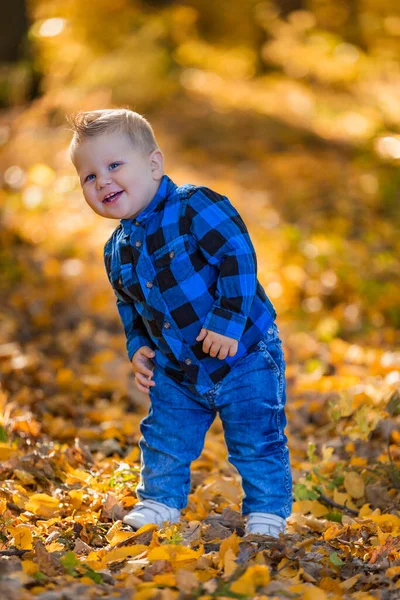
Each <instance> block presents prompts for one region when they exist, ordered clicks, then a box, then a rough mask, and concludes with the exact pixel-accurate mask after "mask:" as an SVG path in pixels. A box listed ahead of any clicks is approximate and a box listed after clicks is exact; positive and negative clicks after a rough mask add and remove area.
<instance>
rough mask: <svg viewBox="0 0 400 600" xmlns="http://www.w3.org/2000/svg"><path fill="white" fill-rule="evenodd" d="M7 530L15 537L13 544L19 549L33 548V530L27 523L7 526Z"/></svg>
mask: <svg viewBox="0 0 400 600" xmlns="http://www.w3.org/2000/svg"><path fill="white" fill-rule="evenodd" d="M7 531H9V533H11V535H12V536H13V537H14V542H13V545H14V546H15V547H16V548H18V550H32V548H33V544H32V531H31V529H30V527H28V526H27V525H16V526H15V527H7Z"/></svg>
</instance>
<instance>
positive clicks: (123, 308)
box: [103, 231, 153, 362]
mask: <svg viewBox="0 0 400 600" xmlns="http://www.w3.org/2000/svg"><path fill="white" fill-rule="evenodd" d="M114 234H115V231H114V233H113V234H112V236H111V237H110V239H109V240H108V242H106V244H105V246H104V254H103V256H104V266H105V269H106V273H107V277H108V280H109V282H110V285H111V287H112V289H113V292H114V294H115V296H116V297H117V309H118V313H119V316H120V318H121V321H122V325H123V327H124V331H125V337H126V350H127V352H128V357H129V360H130V361H131V362H132V357H133V355H134V354H135V352H137V350H139V348H140V347H141V346H150V348H152V347H153V344H152V342H151V340H150V338H149V335H148V333H147V330H146V327H145V325H144V323H143V320H142V318H141V316H140V315H139V313H138V312H137V310H136V307H135V304H134V302H133V301H132V300H131V299H130V298H128V297H125V296H124V292H123V291H122V290H121V291H120V290H116V289H115V287H114V286H113V285H112V281H111V277H110V268H111V267H110V257H111V253H112V240H113V236H114Z"/></svg>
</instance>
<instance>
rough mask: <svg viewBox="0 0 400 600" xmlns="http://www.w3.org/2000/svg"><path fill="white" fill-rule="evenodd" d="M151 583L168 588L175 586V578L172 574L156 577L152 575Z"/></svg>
mask: <svg viewBox="0 0 400 600" xmlns="http://www.w3.org/2000/svg"><path fill="white" fill-rule="evenodd" d="M153 581H154V583H157V584H158V585H165V586H168V587H175V586H176V577H175V575H174V573H159V574H158V575H154V577H153Z"/></svg>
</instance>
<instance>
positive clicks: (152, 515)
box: [122, 498, 181, 529]
mask: <svg viewBox="0 0 400 600" xmlns="http://www.w3.org/2000/svg"><path fill="white" fill-rule="evenodd" d="M180 514H181V511H180V510H178V509H177V508H171V507H170V506H167V505H166V504H163V503H162V502H156V500H150V499H149V498H147V499H146V500H143V501H142V502H137V504H135V507H134V509H133V510H131V512H130V513H128V514H127V515H125V517H124V518H123V519H122V521H123V522H124V523H126V525H130V526H131V527H133V528H134V529H139V528H140V527H142V526H143V525H147V524H149V523H154V524H155V525H162V524H163V523H164V521H170V522H171V523H177V522H178V521H179V517H180Z"/></svg>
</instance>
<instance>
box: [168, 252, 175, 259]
mask: <svg viewBox="0 0 400 600" xmlns="http://www.w3.org/2000/svg"><path fill="white" fill-rule="evenodd" d="M174 256H175V252H174V251H173V250H171V252H170V253H169V257H170V258H174Z"/></svg>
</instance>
